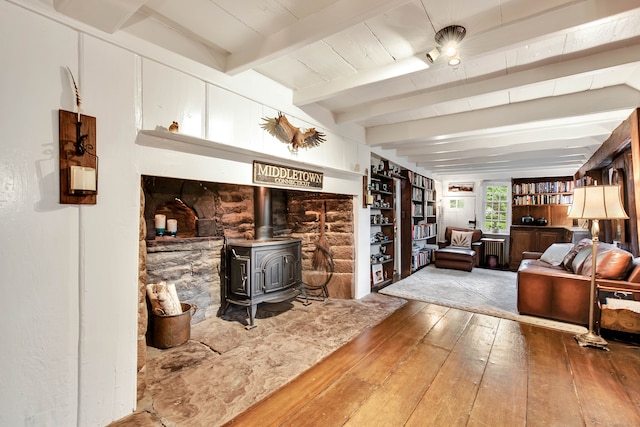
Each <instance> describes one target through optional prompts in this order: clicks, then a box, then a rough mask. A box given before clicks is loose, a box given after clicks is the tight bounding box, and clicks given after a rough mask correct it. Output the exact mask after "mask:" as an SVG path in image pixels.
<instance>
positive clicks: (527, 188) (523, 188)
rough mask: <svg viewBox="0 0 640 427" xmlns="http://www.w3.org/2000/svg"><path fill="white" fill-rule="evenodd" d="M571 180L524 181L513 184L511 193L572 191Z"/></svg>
mask: <svg viewBox="0 0 640 427" xmlns="http://www.w3.org/2000/svg"><path fill="white" fill-rule="evenodd" d="M573 186H574V183H573V181H546V182H524V183H519V184H513V189H512V191H513V194H514V195H520V194H536V193H572V192H573Z"/></svg>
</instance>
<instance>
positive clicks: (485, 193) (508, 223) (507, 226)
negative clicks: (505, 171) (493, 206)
mask: <svg viewBox="0 0 640 427" xmlns="http://www.w3.org/2000/svg"><path fill="white" fill-rule="evenodd" d="M489 187H505V188H506V190H507V191H506V194H507V200H506V211H505V221H504V223H505V228H504V229H501V228H500V229H498V234H508V233H509V229H510V227H511V182H510V181H484V182H483V183H482V205H481V206H482V209H481V212H482V220H481V223H480V227H479V228H480V229H481V230H482V231H483V232H484V233H488V234H495V233H494V232H493V231H492V230H493V229H492V228H487V227H486V226H485V224H486V222H487V216H486V206H487V203H488V202H489V200H488V198H487V196H488V188H489ZM492 202H493V200H492ZM500 222H502V221H500Z"/></svg>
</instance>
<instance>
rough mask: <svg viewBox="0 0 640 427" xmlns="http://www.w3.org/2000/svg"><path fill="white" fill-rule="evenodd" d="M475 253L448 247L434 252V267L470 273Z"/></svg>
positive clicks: (470, 250) (471, 250) (465, 249)
mask: <svg viewBox="0 0 640 427" xmlns="http://www.w3.org/2000/svg"><path fill="white" fill-rule="evenodd" d="M475 259H476V251H474V250H473V249H467V248H456V247H451V246H448V247H446V248H442V249H437V250H436V267H438V268H452V269H455V270H465V271H471V270H472V269H473V265H474V264H475Z"/></svg>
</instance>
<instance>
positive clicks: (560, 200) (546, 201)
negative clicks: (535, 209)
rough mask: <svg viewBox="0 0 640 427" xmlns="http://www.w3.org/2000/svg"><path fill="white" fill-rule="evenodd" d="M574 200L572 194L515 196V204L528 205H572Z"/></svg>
mask: <svg viewBox="0 0 640 427" xmlns="http://www.w3.org/2000/svg"><path fill="white" fill-rule="evenodd" d="M572 200H573V196H572V195H571V194H536V195H527V196H514V197H513V204H514V205H516V206H526V205H570V204H571V202H572Z"/></svg>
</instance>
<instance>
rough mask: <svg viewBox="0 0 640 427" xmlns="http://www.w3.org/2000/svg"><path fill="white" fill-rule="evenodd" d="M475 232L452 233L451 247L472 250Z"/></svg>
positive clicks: (453, 231) (454, 231)
mask: <svg viewBox="0 0 640 427" xmlns="http://www.w3.org/2000/svg"><path fill="white" fill-rule="evenodd" d="M472 237H473V231H458V230H452V231H451V245H450V246H456V247H459V248H471V239H472Z"/></svg>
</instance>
